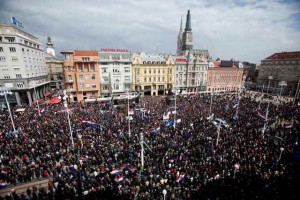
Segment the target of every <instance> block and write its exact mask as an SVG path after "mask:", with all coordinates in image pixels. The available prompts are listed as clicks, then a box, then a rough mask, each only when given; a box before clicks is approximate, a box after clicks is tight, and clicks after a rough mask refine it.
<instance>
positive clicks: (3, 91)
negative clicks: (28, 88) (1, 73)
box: [0, 87, 16, 132]
mask: <svg viewBox="0 0 300 200" xmlns="http://www.w3.org/2000/svg"><path fill="white" fill-rule="evenodd" d="M7 94H10V95H12V94H13V93H12V92H11V91H10V90H9V89H8V88H5V87H0V95H1V96H4V98H5V101H6V105H7V108H8V112H9V116H10V120H11V124H12V126H13V129H14V132H15V131H16V128H15V123H14V119H13V117H12V114H11V111H10V105H9V102H8V100H7V96H6V95H7Z"/></svg>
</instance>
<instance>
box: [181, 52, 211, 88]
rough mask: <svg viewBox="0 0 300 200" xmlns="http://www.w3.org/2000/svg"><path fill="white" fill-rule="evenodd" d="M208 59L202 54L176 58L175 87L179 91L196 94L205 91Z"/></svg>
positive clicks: (190, 54)
mask: <svg viewBox="0 0 300 200" xmlns="http://www.w3.org/2000/svg"><path fill="white" fill-rule="evenodd" d="M207 58H208V57H206V56H204V55H203V54H198V55H193V54H192V53H189V54H188V56H186V57H185V56H181V57H177V58H176V71H175V87H176V88H178V89H180V90H181V91H186V92H197V91H202V90H206V82H207V70H208V66H209V60H208V59H207Z"/></svg>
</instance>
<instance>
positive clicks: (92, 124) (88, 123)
mask: <svg viewBox="0 0 300 200" xmlns="http://www.w3.org/2000/svg"><path fill="white" fill-rule="evenodd" d="M81 123H82V124H85V125H87V126H93V127H96V128H100V129H102V126H101V125H100V124H97V123H95V122H92V121H88V120H82V122H81Z"/></svg>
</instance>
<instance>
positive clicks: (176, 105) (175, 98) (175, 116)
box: [173, 88, 177, 128]
mask: <svg viewBox="0 0 300 200" xmlns="http://www.w3.org/2000/svg"><path fill="white" fill-rule="evenodd" d="M176 94H177V88H175V115H174V123H173V124H174V128H176V115H177V105H176Z"/></svg>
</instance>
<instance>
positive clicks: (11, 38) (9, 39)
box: [6, 37, 15, 42]
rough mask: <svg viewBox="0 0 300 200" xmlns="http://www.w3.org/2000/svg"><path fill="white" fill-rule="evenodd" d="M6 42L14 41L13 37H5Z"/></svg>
mask: <svg viewBox="0 0 300 200" xmlns="http://www.w3.org/2000/svg"><path fill="white" fill-rule="evenodd" d="M6 39H7V41H8V42H15V38H14V37H6Z"/></svg>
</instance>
